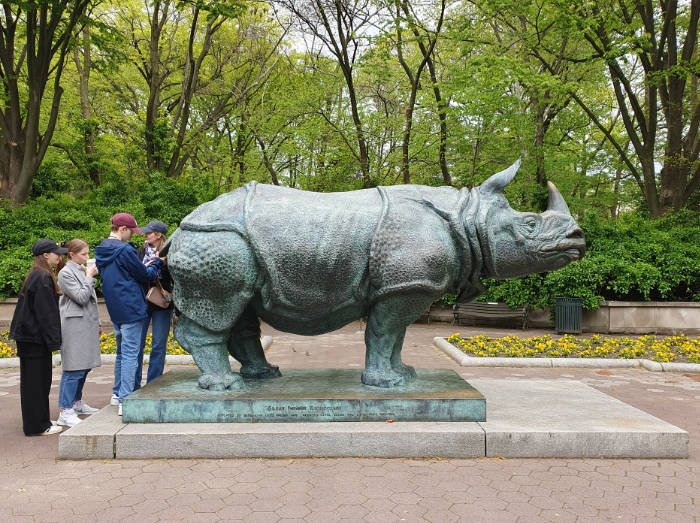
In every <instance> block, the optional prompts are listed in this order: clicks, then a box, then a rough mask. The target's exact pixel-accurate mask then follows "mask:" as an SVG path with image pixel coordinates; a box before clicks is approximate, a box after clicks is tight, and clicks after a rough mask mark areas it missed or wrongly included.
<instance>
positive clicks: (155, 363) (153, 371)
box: [134, 307, 173, 390]
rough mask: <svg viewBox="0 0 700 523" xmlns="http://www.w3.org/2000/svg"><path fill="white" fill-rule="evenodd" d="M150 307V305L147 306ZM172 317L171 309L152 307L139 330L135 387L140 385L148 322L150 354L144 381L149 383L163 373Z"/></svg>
mask: <svg viewBox="0 0 700 523" xmlns="http://www.w3.org/2000/svg"><path fill="white" fill-rule="evenodd" d="M149 308H150V307H149ZM172 317H173V309H153V310H152V311H150V312H149V313H148V318H146V321H145V323H144V324H143V331H141V348H140V349H139V359H138V364H137V367H136V382H135V389H134V390H136V389H138V388H140V387H141V378H142V376H143V372H142V367H143V349H144V347H145V346H146V336H148V324H149V323H152V327H153V328H152V329H151V331H152V334H153V336H152V339H151V355H150V356H149V360H148V361H149V363H148V374H147V375H146V383H150V382H151V381H153V380H154V379H156V378H157V377H158V376H160V375H162V374H163V367H165V351H166V350H167V348H168V336H169V335H170V321H171V319H172Z"/></svg>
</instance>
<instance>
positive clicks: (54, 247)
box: [32, 239, 68, 256]
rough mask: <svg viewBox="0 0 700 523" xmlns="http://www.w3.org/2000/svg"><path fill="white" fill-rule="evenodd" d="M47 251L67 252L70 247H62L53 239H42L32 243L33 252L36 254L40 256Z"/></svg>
mask: <svg viewBox="0 0 700 523" xmlns="http://www.w3.org/2000/svg"><path fill="white" fill-rule="evenodd" d="M47 252H55V253H56V254H66V253H67V252H68V249H67V248H66V247H61V246H60V245H59V244H57V243H56V242H55V241H53V240H46V239H42V240H39V241H37V242H36V243H35V244H34V245H32V254H33V255H34V256H39V255H40V254H45V253H47Z"/></svg>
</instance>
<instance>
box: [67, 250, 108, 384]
mask: <svg viewBox="0 0 700 523" xmlns="http://www.w3.org/2000/svg"><path fill="white" fill-rule="evenodd" d="M58 286H59V287H60V289H61V291H62V292H63V296H61V298H60V299H59V301H58V308H59V310H60V312H61V337H62V338H63V345H62V347H61V365H62V367H63V370H84V369H94V368H95V367H99V366H100V365H101V364H102V362H101V360H100V318H99V314H98V311H97V295H96V294H95V279H94V278H88V277H87V276H86V275H85V267H83V266H82V265H78V264H77V263H75V262H73V261H69V262H68V263H67V264H66V266H65V267H64V268H63V269H61V271H60V272H59V273H58Z"/></svg>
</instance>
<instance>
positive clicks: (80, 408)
mask: <svg viewBox="0 0 700 523" xmlns="http://www.w3.org/2000/svg"><path fill="white" fill-rule="evenodd" d="M73 410H74V411H75V412H77V413H78V414H94V413H95V412H98V411H99V410H100V409H96V408H94V407H91V406H90V405H88V404H87V403H85V402H84V401H83V400H80V401H76V402H75V403H73Z"/></svg>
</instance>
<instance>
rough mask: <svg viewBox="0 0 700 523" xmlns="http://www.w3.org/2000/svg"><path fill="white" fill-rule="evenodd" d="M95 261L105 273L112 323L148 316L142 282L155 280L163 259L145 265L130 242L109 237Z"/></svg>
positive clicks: (101, 271)
mask: <svg viewBox="0 0 700 523" xmlns="http://www.w3.org/2000/svg"><path fill="white" fill-rule="evenodd" d="M95 263H96V265H97V269H98V270H99V271H100V276H102V294H103V295H104V297H105V304H106V305H107V310H108V311H109V316H110V318H112V322H113V323H116V324H117V325H121V324H123V323H132V322H134V321H138V320H141V319H143V318H145V317H146V315H147V314H146V295H145V294H144V292H143V287H142V284H146V283H148V282H149V281H150V280H154V279H155V277H156V275H157V273H158V269H159V268H160V267H161V265H162V263H163V262H162V261H161V260H160V259H159V258H156V259H155V260H154V262H153V263H152V264H151V265H149V266H148V267H146V266H145V265H144V264H143V263H142V262H141V260H139V258H138V256H137V255H136V249H134V247H133V246H132V245H131V244H129V243H126V242H122V241H119V240H117V239H115V238H107V239H106V240H104V241H103V242H102V243H100V244H99V245H98V246H97V247H95Z"/></svg>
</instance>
